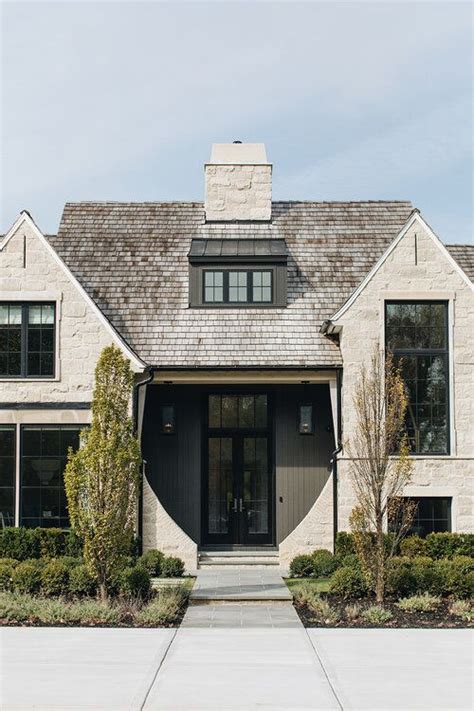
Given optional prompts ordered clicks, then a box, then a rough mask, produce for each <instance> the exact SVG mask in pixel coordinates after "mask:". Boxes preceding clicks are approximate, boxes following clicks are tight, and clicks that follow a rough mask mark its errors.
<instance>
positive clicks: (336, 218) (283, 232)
mask: <svg viewBox="0 0 474 711" xmlns="http://www.w3.org/2000/svg"><path fill="white" fill-rule="evenodd" d="M411 211H412V206H411V203H410V202H401V201H400V202H396V201H380V202H354V203H342V202H331V203H324V202H276V203H273V213H272V222H271V223H270V224H268V223H265V224H256V223H249V224H243V223H242V224H235V223H227V224H221V223H220V224H205V220H204V207H203V204H202V203H184V202H183V203H182V202H179V203H178V202H175V203H130V204H129V203H76V204H73V203H68V204H66V206H65V209H64V213H63V216H62V220H61V225H60V229H59V233H58V235H57V236H52V237H50V238H49V240H50V242H51V244H52V246H53V247H54V249H55V250H56V251H57V252H58V254H59V255H60V257H61V258H62V259H63V260H64V261H65V263H66V264H67V265H68V267H69V268H70V269H71V271H72V272H73V274H74V275H75V276H76V277H77V278H78V279H79V281H80V282H81V284H82V285H83V287H84V288H85V289H86V291H87V292H88V293H89V294H90V296H91V297H92V298H93V299H94V300H95V301H96V303H97V305H98V306H99V308H100V309H101V310H102V311H103V313H104V314H105V316H106V317H107V318H108V319H109V320H110V321H111V323H112V324H113V325H114V326H115V328H116V329H117V331H118V332H119V333H120V334H121V335H122V337H123V338H124V339H125V340H126V341H127V343H128V344H129V345H130V346H131V348H132V349H133V350H134V351H135V352H136V353H137V354H138V355H139V356H140V357H141V358H142V359H143V360H144V361H145V362H147V363H149V364H152V365H164V366H190V367H192V366H200V367H211V366H229V367H232V366H247V367H250V366H280V367H285V366H306V367H315V366H330V365H337V364H340V362H341V359H340V353H339V349H338V347H337V345H335V344H334V343H333V342H331V341H330V340H329V339H328V338H326V337H324V336H323V335H321V334H320V333H319V328H320V325H321V323H322V321H323V320H324V319H327V318H329V317H330V316H331V315H332V314H333V313H334V312H335V311H336V310H337V309H338V308H339V307H340V306H341V305H342V304H343V303H344V302H345V301H346V299H347V298H348V297H349V296H350V294H351V293H352V291H353V290H354V289H355V288H356V287H357V285H358V284H359V283H360V282H361V281H362V279H363V278H364V276H365V275H366V274H367V272H368V271H369V270H370V269H371V267H372V266H373V265H374V263H375V262H376V261H377V259H378V258H379V257H380V256H381V254H382V253H383V251H384V250H385V249H386V248H387V246H388V245H389V243H390V242H391V240H392V239H393V238H394V237H395V236H396V235H397V233H398V232H399V231H400V229H401V227H402V226H403V225H404V223H405V222H406V220H407V218H408V216H409V215H410V213H411ZM270 238H271V239H275V238H276V239H284V240H285V242H286V246H287V248H288V305H287V307H286V308H268V309H262V308H258V309H253V308H244V309H242V308H235V309H233V308H228V309H225V310H219V309H215V310H214V309H209V308H208V309H198V308H189V307H188V298H189V297H188V266H189V262H188V254H189V251H190V248H191V242H192V240H193V239H199V240H209V239H217V240H226V241H227V240H229V239H233V240H242V239H255V240H260V239H264V240H268V239H270Z"/></svg>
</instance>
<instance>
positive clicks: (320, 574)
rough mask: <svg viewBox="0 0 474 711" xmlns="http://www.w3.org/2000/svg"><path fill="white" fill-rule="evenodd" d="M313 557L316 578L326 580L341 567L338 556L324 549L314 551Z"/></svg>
mask: <svg viewBox="0 0 474 711" xmlns="http://www.w3.org/2000/svg"><path fill="white" fill-rule="evenodd" d="M311 557H312V559H313V575H314V576H315V577H316V578H326V577H327V576H328V575H332V573H334V571H335V570H336V568H338V567H339V561H338V559H337V558H336V556H334V555H333V554H332V553H331V551H328V550H325V549H324V548H322V549H321V550H317V551H314V553H313V555H312V556H311Z"/></svg>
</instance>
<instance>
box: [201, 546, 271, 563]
mask: <svg viewBox="0 0 474 711" xmlns="http://www.w3.org/2000/svg"><path fill="white" fill-rule="evenodd" d="M279 564H280V561H279V557H278V551H277V550H272V549H270V550H259V551H249V550H221V551H200V553H199V567H200V568H203V567H207V566H226V567H235V568H240V567H241V566H258V567H261V566H265V567H266V566H268V565H272V566H277V565H279Z"/></svg>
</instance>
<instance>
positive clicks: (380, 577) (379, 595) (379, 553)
mask: <svg viewBox="0 0 474 711" xmlns="http://www.w3.org/2000/svg"><path fill="white" fill-rule="evenodd" d="M376 537H377V541H376V552H375V555H376V558H377V568H376V576H375V597H376V600H377V602H379V603H382V602H383V601H384V593H385V545H384V539H383V523H382V520H381V519H380V520H377V532H376Z"/></svg>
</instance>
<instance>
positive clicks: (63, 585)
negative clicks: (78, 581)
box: [41, 559, 69, 595]
mask: <svg viewBox="0 0 474 711" xmlns="http://www.w3.org/2000/svg"><path fill="white" fill-rule="evenodd" d="M68 591H69V568H68V567H67V565H65V564H64V563H63V562H62V561H61V560H54V559H52V560H50V561H49V562H48V563H47V564H46V565H45V566H44V568H43V569H42V571H41V592H42V593H44V594H45V595H64V594H65V593H67V592H68Z"/></svg>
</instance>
